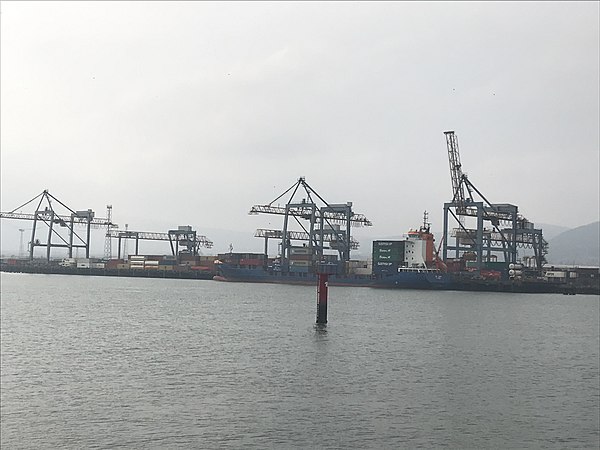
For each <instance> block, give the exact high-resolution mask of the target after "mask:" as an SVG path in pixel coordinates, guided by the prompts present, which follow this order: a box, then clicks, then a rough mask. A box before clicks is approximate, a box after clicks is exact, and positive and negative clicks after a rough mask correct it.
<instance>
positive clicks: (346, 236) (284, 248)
mask: <svg viewBox="0 0 600 450" xmlns="http://www.w3.org/2000/svg"><path fill="white" fill-rule="evenodd" d="M300 189H302V190H303V191H304V192H303V195H304V198H302V199H301V200H300V201H298V200H295V198H296V194H297V193H298V192H299V191H300ZM290 193H291V194H290ZM286 194H290V197H289V199H288V201H287V203H286V205H285V206H274V203H276V202H277V201H278V200H280V199H281V198H282V197H284V196H285V195H286ZM259 213H266V214H275V215H282V216H283V229H282V230H265V229H259V230H257V231H256V234H255V236H258V237H264V238H265V258H266V257H267V250H268V239H269V238H277V239H281V256H280V257H281V267H282V268H283V270H286V268H287V267H288V261H289V254H290V249H291V247H292V244H291V241H292V240H303V241H308V247H309V249H310V254H311V255H316V257H322V256H323V250H324V249H325V248H327V247H325V243H328V244H329V248H331V249H335V250H337V251H338V252H339V256H340V260H341V261H349V260H350V250H351V249H354V248H357V247H358V242H356V241H354V240H353V239H352V236H351V233H350V229H351V227H361V226H371V225H372V223H371V221H370V220H369V219H367V218H366V217H365V216H364V215H362V214H357V213H355V212H354V211H353V210H352V202H347V203H342V204H332V203H328V202H327V201H325V199H323V197H321V196H320V195H319V194H318V193H317V192H316V191H315V190H314V189H313V188H312V187H311V186H310V185H309V184H308V183H307V182H306V180H305V178H304V177H300V178H299V179H298V181H297V182H296V183H294V184H293V185H292V186H291V187H289V188H288V189H287V190H286V191H284V192H283V193H282V194H280V195H279V196H278V197H277V198H275V199H274V200H272V201H271V202H269V203H267V204H266V205H254V206H253V207H252V208H251V209H250V211H249V214H259ZM292 220H293V221H295V222H296V223H297V224H298V225H299V226H300V227H301V228H302V232H294V231H291V230H290V222H291V221H292ZM301 220H304V221H305V222H306V221H308V224H306V223H303V222H301Z"/></svg>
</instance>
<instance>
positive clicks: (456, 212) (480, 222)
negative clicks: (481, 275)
mask: <svg viewBox="0 0 600 450" xmlns="http://www.w3.org/2000/svg"><path fill="white" fill-rule="evenodd" d="M444 134H445V136H446V145H447V148H448V161H449V164H450V177H451V180H452V201H450V202H448V203H444V235H443V238H442V243H443V251H442V259H443V260H444V261H447V258H448V251H454V252H455V257H456V258H460V257H461V256H463V255H464V254H465V253H467V252H468V253H475V258H476V268H477V269H478V270H479V269H481V268H483V265H484V263H485V262H489V261H491V259H492V254H493V253H498V252H499V253H502V254H503V257H504V262H506V263H516V262H517V248H518V247H521V248H531V249H533V252H534V256H535V261H536V266H537V268H538V269H541V267H542V265H543V264H544V262H545V255H546V254H547V242H546V241H545V240H544V238H543V236H542V230H541V229H536V228H535V227H534V224H533V223H532V222H529V221H528V220H527V219H526V218H525V217H523V216H522V215H520V214H519V212H518V207H517V206H516V205H512V204H507V203H501V204H499V203H496V204H493V203H490V202H489V201H488V199H487V198H486V197H485V196H484V195H483V194H482V193H481V192H480V190H479V189H477V187H475V185H474V184H473V183H472V182H471V181H470V180H469V178H468V177H467V175H466V174H465V173H463V171H462V164H461V162H460V154H459V149H458V138H457V137H456V135H455V134H454V131H445V132H444ZM465 188H466V192H467V193H468V195H465ZM474 194H476V196H474ZM449 216H452V217H453V218H454V219H455V220H456V223H457V224H458V227H457V228H454V229H453V230H452V231H450V230H449V228H448V226H449V223H448V222H449ZM466 217H473V218H476V219H477V224H476V227H475V228H466V226H465V218H466ZM486 223H489V224H490V225H491V226H490V227H489V228H485V227H484V225H485V224H486ZM450 236H452V237H454V238H455V243H454V245H451V244H450V239H449V238H450Z"/></svg>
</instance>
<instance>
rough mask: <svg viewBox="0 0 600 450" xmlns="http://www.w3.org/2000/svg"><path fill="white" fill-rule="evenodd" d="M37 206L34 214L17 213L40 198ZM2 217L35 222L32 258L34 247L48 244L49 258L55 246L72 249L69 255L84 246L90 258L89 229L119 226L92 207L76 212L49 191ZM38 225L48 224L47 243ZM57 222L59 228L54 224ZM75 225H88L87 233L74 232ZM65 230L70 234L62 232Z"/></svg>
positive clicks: (30, 251) (31, 258) (31, 244)
mask: <svg viewBox="0 0 600 450" xmlns="http://www.w3.org/2000/svg"><path fill="white" fill-rule="evenodd" d="M38 199H39V202H38V203H37V206H36V207H35V210H34V212H33V213H22V212H17V211H20V210H22V209H23V208H24V207H26V206H27V205H29V204H30V203H33V202H34V201H35V200H38ZM53 202H55V203H56V204H57V206H58V207H59V208H60V209H62V210H63V212H62V213H59V211H58V210H57V209H55V207H54V205H53ZM0 219H17V220H31V221H33V226H32V233H31V242H30V245H29V259H30V260H33V251H34V249H35V247H46V259H47V260H48V261H50V251H51V249H52V248H66V249H68V251H69V257H70V258H72V257H73V249H74V248H76V249H77V248H85V255H86V258H89V257H90V230H91V229H92V228H100V227H107V228H113V227H117V225H116V224H113V223H112V222H111V221H110V219H101V218H98V217H96V216H95V213H94V211H92V210H91V209H87V210H78V211H75V210H73V209H71V208H69V207H68V206H67V205H65V204H64V203H63V202H61V201H60V200H59V199H57V198H56V197H55V196H53V195H52V194H50V193H49V192H48V190H44V191H43V192H42V193H41V194H38V195H36V196H35V197H33V198H32V199H31V200H29V201H27V202H25V203H24V204H22V205H21V206H19V207H17V208H15V209H13V210H12V211H9V212H0ZM38 224H44V225H46V226H47V227H48V235H47V238H46V242H45V243H44V242H40V239H39V238H37V232H38V231H39V230H38ZM55 225H58V227H55ZM76 225H83V226H85V227H86V228H87V232H86V235H85V236H80V235H79V233H77V232H76V231H75V226H76ZM64 229H66V233H67V236H64V234H63V233H62V232H61V231H62V230H64Z"/></svg>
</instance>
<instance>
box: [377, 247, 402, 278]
mask: <svg viewBox="0 0 600 450" xmlns="http://www.w3.org/2000/svg"><path fill="white" fill-rule="evenodd" d="M404 247H405V241H373V273H374V274H375V275H391V274H395V273H398V268H400V267H402V266H403V265H404Z"/></svg>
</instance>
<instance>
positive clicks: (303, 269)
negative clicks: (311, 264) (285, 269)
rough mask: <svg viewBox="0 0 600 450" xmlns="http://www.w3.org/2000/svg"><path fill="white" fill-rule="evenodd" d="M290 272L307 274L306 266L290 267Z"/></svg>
mask: <svg viewBox="0 0 600 450" xmlns="http://www.w3.org/2000/svg"><path fill="white" fill-rule="evenodd" d="M290 272H292V273H308V272H309V270H308V266H290Z"/></svg>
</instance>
